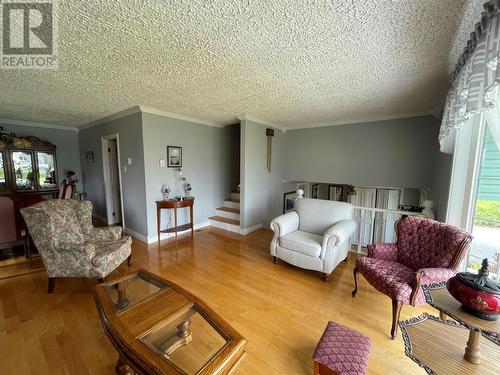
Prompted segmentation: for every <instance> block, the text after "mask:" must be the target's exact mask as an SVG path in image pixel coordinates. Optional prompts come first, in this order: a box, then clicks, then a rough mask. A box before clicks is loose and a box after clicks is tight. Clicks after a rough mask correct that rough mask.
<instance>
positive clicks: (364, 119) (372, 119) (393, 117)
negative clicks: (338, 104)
mask: <svg viewBox="0 0 500 375" xmlns="http://www.w3.org/2000/svg"><path fill="white" fill-rule="evenodd" d="M431 115H432V116H434V117H437V116H436V111H424V112H413V113H400V114H395V115H387V116H373V117H362V118H358V119H353V120H337V121H329V122H322V123H317V124H310V125H303V126H296V127H293V128H288V129H287V130H289V131H290V130H298V129H310V128H322V127H325V126H339V125H352V124H362V123H367V122H377V121H388V120H400V119H404V118H413V117H422V116H431Z"/></svg>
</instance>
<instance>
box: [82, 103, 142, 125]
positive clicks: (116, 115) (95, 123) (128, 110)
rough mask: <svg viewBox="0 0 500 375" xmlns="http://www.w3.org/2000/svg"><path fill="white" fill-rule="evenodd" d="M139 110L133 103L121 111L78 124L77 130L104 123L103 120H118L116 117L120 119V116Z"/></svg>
mask: <svg viewBox="0 0 500 375" xmlns="http://www.w3.org/2000/svg"><path fill="white" fill-rule="evenodd" d="M140 111H141V107H140V106H138V105H135V106H133V107H130V108H127V109H124V110H123V111H120V112H116V113H113V114H112V115H109V116H106V117H103V118H100V119H98V120H95V121H92V122H89V123H88V124H85V125H82V126H79V127H78V130H84V129H88V128H92V127H94V126H97V125H101V124H104V123H105V122H110V121H113V120H118V119H120V118H122V117H126V116H130V115H132V114H134V113H137V112H140Z"/></svg>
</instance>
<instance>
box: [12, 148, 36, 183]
mask: <svg viewBox="0 0 500 375" xmlns="http://www.w3.org/2000/svg"><path fill="white" fill-rule="evenodd" d="M11 163H12V173H13V174H14V181H15V187H16V190H24V191H25V190H35V173H34V171H33V153H32V152H30V151H12V154H11Z"/></svg>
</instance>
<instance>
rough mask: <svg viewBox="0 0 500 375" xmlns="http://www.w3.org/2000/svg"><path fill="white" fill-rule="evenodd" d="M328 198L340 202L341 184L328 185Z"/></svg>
mask: <svg viewBox="0 0 500 375" xmlns="http://www.w3.org/2000/svg"><path fill="white" fill-rule="evenodd" d="M328 200H330V201H338V202H342V201H343V200H344V187H343V186H342V185H328Z"/></svg>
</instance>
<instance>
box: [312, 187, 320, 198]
mask: <svg viewBox="0 0 500 375" xmlns="http://www.w3.org/2000/svg"><path fill="white" fill-rule="evenodd" d="M311 198H312V199H319V184H314V185H313V186H312V193H311Z"/></svg>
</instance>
